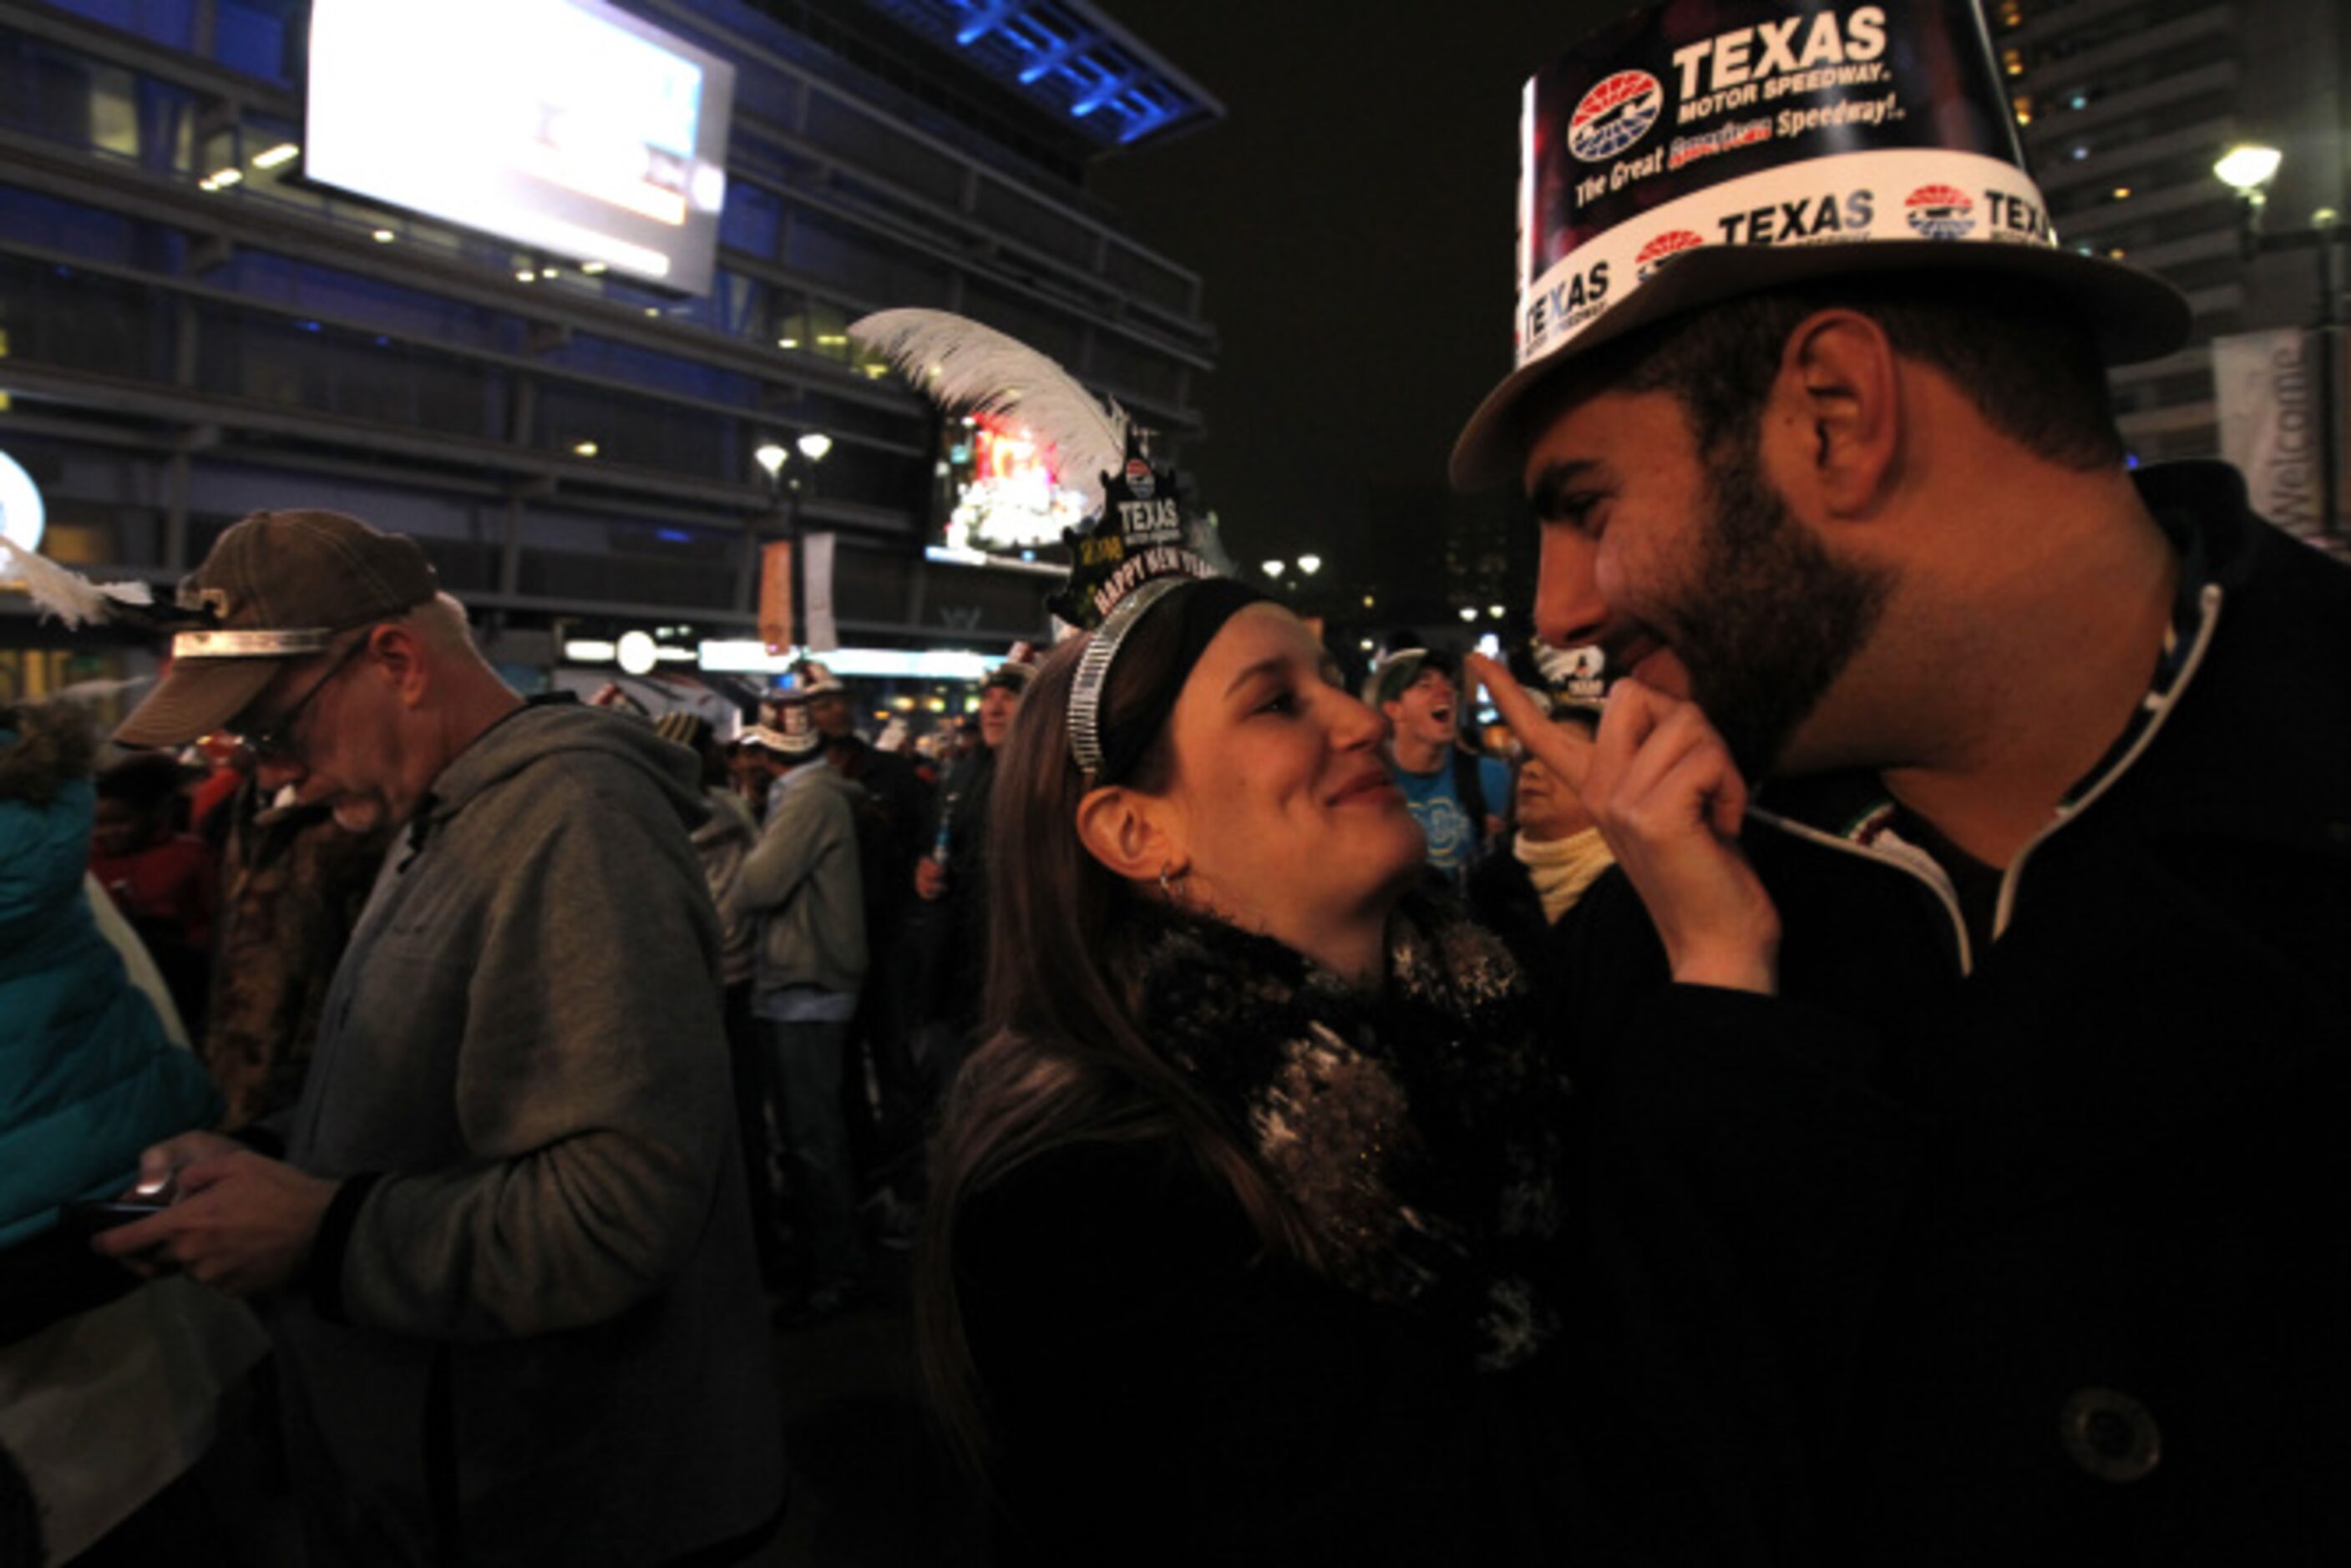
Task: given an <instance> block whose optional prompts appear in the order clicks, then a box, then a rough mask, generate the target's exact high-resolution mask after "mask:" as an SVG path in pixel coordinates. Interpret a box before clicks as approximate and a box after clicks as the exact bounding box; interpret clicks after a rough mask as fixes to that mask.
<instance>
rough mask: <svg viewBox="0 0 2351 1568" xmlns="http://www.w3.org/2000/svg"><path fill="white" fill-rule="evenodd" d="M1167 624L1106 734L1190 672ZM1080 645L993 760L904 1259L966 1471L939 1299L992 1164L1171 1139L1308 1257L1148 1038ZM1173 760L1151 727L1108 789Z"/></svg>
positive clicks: (957, 1328)
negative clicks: (981, 995) (1106, 829)
mask: <svg viewBox="0 0 2351 1568" xmlns="http://www.w3.org/2000/svg"><path fill="white" fill-rule="evenodd" d="M1179 620H1180V618H1179V617H1177V616H1175V615H1171V614H1167V613H1165V610H1164V609H1163V610H1162V611H1161V612H1160V613H1157V614H1155V615H1152V616H1148V617H1145V618H1144V620H1143V621H1142V622H1140V623H1139V624H1138V625H1137V626H1136V627H1135V628H1134V631H1133V633H1132V634H1131V635H1130V636H1129V637H1128V639H1127V640H1126V641H1125V643H1124V644H1123V646H1122V647H1121V649H1120V650H1119V656H1118V659H1117V662H1116V663H1115V664H1114V665H1113V667H1112V678H1111V681H1110V685H1109V687H1108V689H1107V690H1106V691H1105V692H1104V698H1103V705H1102V706H1103V716H1104V728H1105V730H1110V729H1113V728H1114V727H1115V726H1116V725H1118V723H1119V722H1121V720H1122V719H1123V718H1124V717H1125V716H1127V715H1129V714H1132V713H1133V712H1134V711H1135V710H1136V709H1137V708H1138V707H1140V706H1142V705H1143V701H1144V699H1145V698H1147V696H1148V695H1149V694H1150V693H1152V692H1153V691H1157V690H1159V689H1160V688H1159V685H1158V683H1159V682H1162V681H1170V680H1172V681H1179V682H1180V681H1181V680H1184V679H1185V678H1186V676H1187V675H1188V674H1189V671H1188V670H1177V669H1175V668H1174V667H1173V666H1174V664H1175V659H1176V657H1177V648H1178V642H1179V638H1178V637H1177V635H1176V629H1177V623H1178V622H1179ZM1083 646H1084V641H1083V639H1071V641H1070V642H1069V643H1067V644H1065V645H1064V646H1062V647H1061V649H1057V650H1055V652H1054V653H1053V654H1052V656H1051V657H1050V658H1049V659H1046V661H1045V663H1044V665H1043V667H1042V668H1041V669H1040V670H1039V671H1038V673H1037V676H1036V679H1034V680H1031V681H1030V682H1029V691H1028V692H1027V694H1026V695H1024V696H1023V697H1022V699H1021V701H1020V708H1019V712H1018V713H1016V714H1015V715H1014V718H1013V722H1012V727H1011V729H1010V731H1009V732H1008V733H1007V734H1006V736H1005V738H1004V742H1003V745H1002V746H1001V747H1000V748H999V750H998V756H997V763H996V766H997V774H996V784H995V788H994V794H993V800H992V804H991V806H990V810H991V813H992V820H991V822H990V825H989V839H988V876H989V898H988V933H989V943H988V947H989V956H988V964H987V1002H986V1012H985V1017H986V1026H985V1028H984V1030H983V1036H984V1042H985V1043H984V1044H982V1045H981V1046H980V1047H979V1049H978V1050H977V1051H975V1052H974V1053H973V1054H972V1056H971V1059H970V1061H968V1062H967V1063H966V1064H965V1065H964V1068H963V1071H962V1073H961V1074H960V1075H958V1076H957V1077H956V1082H955V1084H954V1085H953V1086H952V1088H951V1089H950V1090H949V1092H948V1095H947V1099H946V1109H945V1111H944V1113H943V1115H942V1117H941V1121H940V1126H939V1128H938V1131H937V1133H936V1135H935V1137H934V1139H933V1143H932V1149H931V1195H930V1201H929V1204H928V1206H927V1208H926V1209H925V1213H924V1218H923V1235H922V1240H921V1244H920V1246H919V1248H918V1251H917V1254H916V1257H915V1262H914V1287H915V1289H914V1327H915V1339H916V1346H917V1351H918V1354H919V1356H920V1359H921V1363H922V1368H923V1375H924V1378H925V1382H926V1383H927V1384H928V1385H929V1388H930V1393H931V1397H932V1400H933V1403H934V1405H935V1407H936V1409H937V1412H938V1414H939V1417H940V1418H941V1420H942V1421H943V1422H944V1424H945V1425H946V1429H947V1433H948V1435H949V1437H950V1438H952V1439H953V1441H954V1442H955V1444H956V1448H957V1449H958V1451H959V1452H960V1453H961V1455H962V1457H963V1459H965V1461H966V1462H967V1464H968V1465H970V1466H971V1467H972V1468H973V1469H975V1470H981V1471H984V1469H985V1465H986V1459H987V1447H988V1445H987V1429H986V1424H985V1422H984V1420H983V1417H982V1408H981V1405H982V1401H981V1397H980V1395H981V1391H980V1389H979V1387H978V1386H977V1379H976V1377H975V1375H974V1370H973V1367H972V1363H971V1351H970V1345H969V1344H968V1342H967V1339H966V1338H965V1335H964V1329H963V1319H962V1314H961V1312H960V1310H959V1307H958V1303H957V1301H956V1277H955V1231H956V1218H957V1216H958V1214H959V1213H960V1211H961V1210H962V1208H963V1205H964V1204H965V1203H966V1202H967V1200H968V1199H970V1198H971V1197H972V1196H973V1195H974V1194H976V1193H977V1192H979V1191H981V1190H983V1189H986V1188H987V1187H988V1186H989V1185H991V1184H992V1183H993V1182H995V1181H996V1180H998V1179H1000V1178H1001V1177H1002V1176H1004V1175H1005V1173H1007V1172H1008V1171H1010V1170H1012V1169H1013V1168H1016V1167H1018V1166H1019V1165H1021V1164H1022V1163H1024V1162H1025V1161H1027V1160H1029V1159H1032V1158H1035V1157H1037V1156H1038V1155H1040V1154H1042V1153H1045V1152H1047V1151H1048V1150H1050V1149H1054V1148H1058V1147H1066V1146H1068V1145H1071V1144H1074V1143H1081V1142H1090V1141H1099V1142H1126V1141H1139V1140H1149V1139H1163V1138H1164V1139H1171V1140H1174V1141H1175V1143H1176V1144H1177V1145H1179V1146H1180V1147H1182V1148H1184V1149H1185V1150H1186V1152H1187V1153H1188V1154H1189V1155H1190V1156H1191V1158H1193V1160H1194V1161H1195V1162H1196V1164H1197V1165H1198V1167H1199V1168H1200V1169H1201V1170H1202V1172H1203V1173H1204V1174H1205V1175H1206V1176H1207V1178H1208V1179H1210V1180H1212V1181H1215V1182H1217V1183H1218V1184H1219V1185H1222V1186H1224V1187H1225V1188H1227V1189H1229V1190H1230V1191H1231V1192H1232V1194H1233V1196H1234V1198H1235V1199H1237V1200H1238V1202H1239V1203H1240V1205H1241V1207H1242V1210H1244V1212H1246V1213H1247V1214H1248V1215H1249V1219H1250V1220H1251V1221H1252V1223H1253V1224H1255V1226H1256V1228H1257V1230H1258V1232H1259V1235H1260V1236H1261V1237H1262V1238H1263V1239H1264V1241H1265V1243H1266V1245H1267V1247H1268V1248H1269V1249H1270V1250H1272V1251H1279V1252H1285V1253H1288V1254H1290V1255H1291V1256H1294V1257H1297V1258H1300V1259H1301V1260H1302V1261H1304V1262H1307V1263H1309V1264H1310V1265H1311V1264H1312V1263H1313V1262H1315V1250H1314V1247H1313V1244H1312V1241H1311V1238H1310V1237H1309V1236H1308V1235H1307V1234H1306V1232H1305V1231H1304V1229H1303V1227H1302V1226H1301V1224H1300V1223H1299V1221H1298V1220H1297V1218H1296V1216H1295V1215H1294V1213H1293V1212H1292V1211H1291V1210H1290V1209H1289V1207H1288V1206H1287V1205H1286V1204H1284V1203H1282V1202H1281V1201H1280V1199H1279V1198H1278V1197H1277V1196H1276V1195H1275V1193H1274V1191H1273V1189H1272V1188H1271V1186H1270V1183H1269V1182H1268V1181H1267V1180H1266V1179H1265V1176H1264V1174H1263V1172H1262V1171H1261V1170H1260V1168H1259V1166H1258V1164H1257V1162H1256V1160H1255V1158H1254V1157H1253V1156H1252V1155H1251V1154H1250V1153H1249V1151H1248V1150H1247V1149H1246V1148H1244V1147H1242V1146H1241V1145H1240V1143H1239V1142H1238V1141H1237V1140H1236V1138H1235V1137H1233V1135H1232V1134H1231V1133H1230V1132H1229V1131H1228V1130H1227V1129H1226V1128H1225V1127H1224V1126H1223V1125H1222V1124H1221V1123H1220V1122H1219V1121H1218V1120H1217V1117H1216V1116H1214V1115H1213V1113H1211V1112H1210V1111H1209V1109H1208V1108H1207V1105H1206V1104H1205V1102H1203V1101H1202V1100H1201V1098H1200V1097H1199V1096H1198V1095H1197V1094H1196V1092H1195V1091H1194V1089H1193V1087H1192V1085H1190V1083H1189V1082H1188V1081H1187V1080H1186V1078H1185V1077H1184V1075H1182V1074H1181V1073H1179V1072H1178V1071H1177V1070H1176V1069H1175V1068H1174V1067H1173V1066H1171V1065H1170V1064H1168V1063H1167V1062H1166V1061H1165V1059H1164V1058H1163V1057H1161V1056H1160V1055H1158V1054H1156V1053H1155V1052H1154V1051H1153V1050H1152V1049H1151V1047H1150V1045H1149V1044H1148V1043H1147V1038H1146V1033H1145V1031H1146V1029H1147V1027H1148V1021H1147V1020H1144V1019H1143V1018H1141V1017H1140V1016H1139V1015H1138V1002H1139V997H1138V994H1137V992H1138V990H1139V987H1138V986H1137V985H1136V983H1135V977H1136V976H1137V974H1138V972H1139V971H1140V966H1141V961H1142V959H1143V948H1144V940H1145V936H1146V929H1147V922H1146V921H1145V920H1144V919H1139V918H1138V917H1140V916H1143V915H1144V914H1145V913H1146V911H1145V910H1144V907H1143V905H1144V899H1145V898H1148V897H1149V895H1147V894H1144V893H1142V892H1139V891H1137V890H1136V889H1135V888H1134V887H1132V886H1131V885H1129V884H1128V883H1127V882H1125V881H1124V880H1123V878H1121V877H1116V876H1114V875H1113V874H1112V873H1111V872H1110V871H1109V870H1108V869H1107V868H1106V867H1103V866H1102V863H1101V862H1099V861H1097V860H1096V859H1095V858H1094V857H1092V855H1091V854H1089V853H1088V852H1087V851H1086V848H1085V846H1084V845H1083V844H1082V843H1081V842H1080V840H1079V837H1078V831H1077V813H1078V803H1079V802H1080V800H1081V799H1082V798H1083V796H1084V794H1085V780H1084V778H1083V776H1082V775H1081V774H1079V772H1078V769H1077V764H1076V763H1074V762H1072V761H1071V756H1070V744H1069V732H1068V716H1069V702H1070V686H1071V679H1072V677H1073V675H1074V673H1075V670H1076V668H1077V659H1078V655H1079V652H1080V650H1081V649H1082V648H1083ZM1174 767H1175V760H1174V757H1173V754H1172V748H1171V747H1170V746H1169V744H1168V742H1167V740H1166V736H1165V733H1164V732H1163V733H1162V734H1161V735H1160V736H1159V737H1158V738H1157V739H1156V740H1155V741H1154V742H1152V745H1151V747H1150V749H1149V750H1148V751H1147V752H1146V753H1144V757H1143V760H1142V761H1141V762H1140V763H1138V764H1137V766H1136V768H1135V770H1134V776H1133V777H1132V778H1129V779H1127V780H1124V781H1123V782H1124V783H1125V784H1128V785H1130V786H1131V787H1133V788H1136V789H1140V790H1144V791H1146V792H1156V791H1158V790H1161V789H1164V788H1165V787H1166V784H1167V783H1168V781H1169V780H1170V779H1171V777H1172V776H1173V774H1174Z"/></svg>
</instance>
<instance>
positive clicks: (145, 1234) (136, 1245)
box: [89, 1210, 177, 1272]
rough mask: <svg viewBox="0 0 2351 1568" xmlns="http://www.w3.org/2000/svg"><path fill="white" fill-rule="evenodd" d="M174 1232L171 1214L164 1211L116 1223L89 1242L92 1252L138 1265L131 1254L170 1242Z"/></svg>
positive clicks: (175, 1227)
mask: <svg viewBox="0 0 2351 1568" xmlns="http://www.w3.org/2000/svg"><path fill="white" fill-rule="evenodd" d="M175 1234H177V1226H176V1224H175V1220H174V1217H173V1216H172V1214H171V1212H170V1211H169V1210H166V1211H164V1212H163V1213H160V1214H154V1215H151V1216H149V1217H148V1218H147V1219H144V1220H132V1221H131V1223H129V1224H128V1225H117V1226H115V1227H114V1228H113V1229H111V1230H109V1231H99V1233H98V1234H97V1235H95V1236H93V1237H91V1238H90V1239H89V1245H90V1250H91V1251H94V1252H98V1253H100V1254H102V1255H104V1256H106V1257H109V1258H120V1259H121V1260H122V1261H123V1262H126V1263H131V1266H132V1267H134V1268H137V1267H138V1266H139V1262H138V1261H134V1259H133V1257H132V1254H134V1253H145V1252H147V1251H151V1250H152V1249H156V1248H160V1247H162V1246H164V1245H166V1244H167V1243H168V1242H170V1241H171V1240H172V1237H173V1236H174V1235H175ZM143 1261H145V1262H154V1261H156V1260H153V1259H147V1260H143ZM141 1272H144V1271H143V1270H142V1271H141Z"/></svg>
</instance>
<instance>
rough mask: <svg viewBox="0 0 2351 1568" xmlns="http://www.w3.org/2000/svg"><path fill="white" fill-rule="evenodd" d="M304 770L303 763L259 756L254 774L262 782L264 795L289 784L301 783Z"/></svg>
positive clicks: (273, 792) (271, 793)
mask: <svg viewBox="0 0 2351 1568" xmlns="http://www.w3.org/2000/svg"><path fill="white" fill-rule="evenodd" d="M304 772H305V770H304V768H303V766H302V764H301V763H289V762H286V761H283V760H282V759H279V758H276V757H266V758H257V759H256V761H255V762H254V764H253V776H254V778H255V779H256V781H257V782H258V783H259V784H260V785H261V793H262V794H263V795H264V796H268V795H274V794H277V792H278V791H279V790H281V789H284V788H285V787H286V786H287V784H299V783H301V782H302V776H303V774H304Z"/></svg>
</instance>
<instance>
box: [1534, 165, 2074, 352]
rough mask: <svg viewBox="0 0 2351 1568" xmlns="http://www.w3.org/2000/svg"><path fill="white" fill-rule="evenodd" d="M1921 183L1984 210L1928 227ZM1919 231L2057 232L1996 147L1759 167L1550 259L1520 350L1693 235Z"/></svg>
mask: <svg viewBox="0 0 2351 1568" xmlns="http://www.w3.org/2000/svg"><path fill="white" fill-rule="evenodd" d="M1922 189H1925V190H1937V191H1947V192H1952V193H1953V194H1954V195H1957V196H1958V197H1959V200H1960V201H1961V202H1964V203H1966V204H1967V207H1968V210H1969V211H1970V213H1971V214H1972V213H1983V214H1985V216H1984V219H1983V220H1982V221H1980V222H1974V223H1970V224H1968V225H1967V226H1966V228H1965V230H1964V231H1963V232H1956V233H1949V234H1934V235H1931V236H1929V235H1928V234H1927V232H1926V231H1924V230H1922V229H1921V228H1920V227H1919V225H1918V223H1917V221H1916V220H1915V219H1914V218H1913V217H1912V216H1911V212H1912V209H1911V208H1910V206H1909V204H1908V197H1909V195H1910V193H1911V192H1916V191H1918V190H1922ZM1942 204H1943V205H1944V206H1949V202H1945V203H1942ZM1922 237H1936V238H1948V239H1949V241H1950V243H1952V244H2002V243H2007V244H2030V245H2036V246H2041V247H2043V248H2048V247H2051V246H2053V244H2054V239H2053V234H2052V231H2051V229H2050V225H2049V218H2048V214H2047V213H2046V211H2045V210H2044V209H2043V206H2042V204H2041V193H2040V192H2039V191H2037V190H2035V189H2034V188H2033V185H2032V182H2031V181H2029V180H2027V179H2025V178H2024V176H2023V175H2022V174H2021V173H2020V172H2018V171H2017V170H2016V169H2015V168H2014V167H2013V166H2012V165H2010V164H2007V163H2003V162H2001V161H2000V160H1998V159H1996V158H1986V157H1982V156H1980V155H1979V154H1975V153H1969V152H1949V151H1939V150H1937V149H1932V148H1917V149H1899V150H1890V151H1881V152H1855V153H1847V154H1845V155H1844V156H1842V157H1837V158H1821V159H1813V160H1809V161H1805V162H1802V163H1793V164H1788V165H1785V166H1782V167H1780V168H1774V169H1766V170H1763V171H1760V172H1758V173H1754V174H1750V175H1748V176H1746V177H1745V178H1743V179H1740V180H1733V181H1729V182H1723V183H1719V184H1715V185H1709V186H1708V187H1707V188H1706V189H1705V190H1703V191H1699V192H1696V193H1694V194H1692V195H1688V196H1685V197H1683V198H1682V199H1681V200H1679V201H1677V202H1670V203H1668V204H1667V205H1666V206H1663V207H1660V208H1658V209H1656V211H1655V212H1653V213H1649V214H1647V215H1646V218H1644V219H1643V220H1642V221H1640V222H1636V223H1625V224H1621V225H1619V226H1618V227H1616V228H1614V229H1612V230H1610V231H1609V232H1608V233H1607V234H1603V235H1601V236H1600V237H1599V238H1598V239H1596V240H1593V242H1591V243H1590V244H1585V245H1583V246H1581V247H1579V248H1578V249H1577V250H1576V251H1575V252H1574V253H1573V254H1571V255H1569V256H1567V257H1565V258H1563V259H1562V260H1561V261H1560V262H1558V263H1557V264H1556V265H1553V266H1552V268H1551V270H1550V271H1548V272H1546V273H1544V274H1543V275H1541V277H1539V278H1537V279H1536V280H1535V281H1534V284H1533V286H1532V287H1531V288H1530V289H1529V290H1528V291H1527V293H1526V295H1525V296H1524V297H1523V299H1522V300H1521V302H1520V311H1519V324H1518V337H1519V356H1518V362H1519V363H1520V365H1526V364H1531V363H1532V362H1533V361H1534V360H1537V359H1540V358H1543V357H1544V356H1546V355H1549V354H1553V353H1556V352H1558V351H1559V350H1560V349H1562V348H1565V347H1566V346H1567V345H1568V344H1570V343H1572V342H1573V341H1574V340H1575V338H1576V337H1577V336H1578V335H1579V334H1580V333H1581V332H1583V330H1584V329H1585V328H1587V327H1590V326H1591V325H1592V324H1593V322H1595V321H1596V320H1598V319H1599V318H1600V317H1601V316H1602V315H1603V314H1604V313H1605V312H1606V311H1608V310H1609V309H1611V308H1613V307H1614V306H1618V305H1620V304H1622V303H1623V301H1624V300H1625V297H1626V296H1628V295H1630V294H1631V293H1632V291H1633V290H1635V289H1637V288H1639V287H1641V286H1643V285H1645V284H1647V283H1652V282H1654V281H1656V279H1657V278H1658V277H1659V276H1661V275H1664V274H1665V273H1666V271H1667V269H1668V268H1669V267H1670V266H1671V265H1672V264H1673V262H1674V261H1675V259H1676V258H1677V257H1678V256H1681V255H1685V254H1688V253H1689V252H1691V251H1694V250H1696V249H1698V248H1699V247H1700V246H1708V247H1712V246H1718V245H1719V246H1727V247H1739V246H1747V247H1750V248H1757V249H1776V248H1780V247H1784V246H1790V245H1817V244H1866V243H1868V242H1871V241H1883V240H1913V241H1915V240H1917V239H1920V238H1922Z"/></svg>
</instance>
